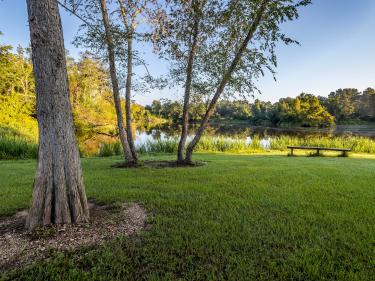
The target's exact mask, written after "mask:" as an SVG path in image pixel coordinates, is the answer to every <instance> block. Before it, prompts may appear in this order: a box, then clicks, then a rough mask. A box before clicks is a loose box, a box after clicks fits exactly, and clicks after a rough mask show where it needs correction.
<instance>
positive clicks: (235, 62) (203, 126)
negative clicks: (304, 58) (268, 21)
mask: <svg viewBox="0 0 375 281" xmlns="http://www.w3.org/2000/svg"><path fill="white" fill-rule="evenodd" d="M269 1H270V0H263V2H262V4H261V5H260V8H259V10H258V11H257V13H256V15H255V18H254V21H253V23H252V24H251V26H250V28H249V31H248V32H247V35H246V37H245V39H244V40H243V41H242V43H241V45H240V47H239V49H238V50H237V53H236V55H235V57H234V58H233V61H232V63H231V65H230V66H229V68H228V70H227V71H226V72H225V74H224V76H223V78H222V79H221V81H220V84H219V86H218V88H217V90H216V92H215V95H214V96H213V98H212V100H211V102H210V104H209V106H208V108H207V110H206V113H205V115H204V118H203V119H202V121H201V123H200V126H199V129H198V131H197V133H196V135H195V137H194V138H193V140H192V141H191V142H190V143H189V145H188V147H187V148H186V156H185V162H186V163H190V162H191V161H192V157H193V151H194V148H195V147H196V145H197V144H198V142H199V140H200V139H201V137H202V135H203V132H204V130H205V129H206V127H207V124H208V120H209V119H210V117H211V115H212V113H213V111H214V109H215V106H216V104H217V101H218V100H219V98H220V96H221V94H222V93H223V91H224V88H225V86H226V85H227V83H228V81H229V79H230V78H231V76H232V73H233V71H234V70H235V68H236V67H237V65H238V62H239V61H240V59H241V56H242V54H243V52H244V51H245V50H246V48H247V45H248V44H249V42H250V41H251V39H252V38H253V36H254V34H255V31H256V30H257V28H258V26H259V24H260V22H261V20H262V18H263V16H264V12H265V10H266V8H267V3H268V2H269Z"/></svg>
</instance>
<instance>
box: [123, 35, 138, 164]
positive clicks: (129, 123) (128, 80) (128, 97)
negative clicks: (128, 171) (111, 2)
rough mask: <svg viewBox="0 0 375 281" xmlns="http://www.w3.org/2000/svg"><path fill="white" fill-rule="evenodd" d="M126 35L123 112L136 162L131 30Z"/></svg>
mask: <svg viewBox="0 0 375 281" xmlns="http://www.w3.org/2000/svg"><path fill="white" fill-rule="evenodd" d="M130 33H131V34H129V35H128V40H127V43H128V50H127V60H128V61H127V74H126V86H125V112H126V130H127V132H128V142H129V146H130V150H131V152H132V155H133V158H134V161H137V160H138V159H137V152H136V151H135V146H134V141H133V131H132V129H133V128H132V114H131V113H132V111H131V87H132V74H133V73H132V72H133V36H132V34H133V30H131V32H130Z"/></svg>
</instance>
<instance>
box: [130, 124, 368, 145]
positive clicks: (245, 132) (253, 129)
mask: <svg viewBox="0 0 375 281" xmlns="http://www.w3.org/2000/svg"><path fill="white" fill-rule="evenodd" d="M195 129H196V127H194V126H191V127H190V128H189V138H190V139H191V138H192V137H193V136H194V132H195ZM179 134H180V129H179V128H178V127H174V126H162V127H158V128H152V129H149V130H138V131H137V132H136V138H135V144H136V146H138V145H141V144H144V143H146V142H147V141H150V140H166V139H170V138H177V137H178V136H179ZM205 135H206V136H223V137H236V138H243V139H244V140H246V142H247V143H251V139H252V138H253V137H254V136H257V137H259V138H260V143H261V145H262V147H264V148H265V149H267V148H269V146H270V142H271V140H272V138H273V137H275V136H282V135H287V136H295V137H301V138H305V137H309V136H324V137H332V136H364V137H369V138H373V139H375V124H374V125H338V126H335V127H331V128H304V127H294V128H274V127H261V126H250V125H244V124H241V125H239V124H211V125H210V126H209V127H208V128H207V130H206V133H205ZM188 141H189V140H188Z"/></svg>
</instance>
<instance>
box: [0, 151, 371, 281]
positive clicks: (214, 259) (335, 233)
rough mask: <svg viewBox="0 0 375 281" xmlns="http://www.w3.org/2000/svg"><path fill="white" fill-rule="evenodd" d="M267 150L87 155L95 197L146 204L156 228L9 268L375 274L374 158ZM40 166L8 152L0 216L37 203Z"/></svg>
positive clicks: (72, 272)
mask: <svg viewBox="0 0 375 281" xmlns="http://www.w3.org/2000/svg"><path fill="white" fill-rule="evenodd" d="M274 153H280V154H283V155H272V154H274ZM268 154H269V155H251V156H250V155H234V154H232V155H229V154H224V153H221V152H220V153H219V152H218V153H216V154H200V153H197V154H196V155H195V159H196V160H202V161H205V162H206V165H204V166H199V167H194V168H177V169H176V168H165V169H157V168H148V167H141V168H137V169H115V168H111V167H110V166H111V165H112V164H114V163H116V162H118V161H120V159H121V158H120V157H115V158H114V157H107V158H87V159H83V160H82V163H83V170H84V179H85V185H86V190H87V194H88V197H89V198H96V199H97V201H98V202H102V203H107V204H108V203H116V202H117V203H120V202H124V201H128V202H129V201H131V202H138V203H140V204H141V205H142V206H144V207H145V208H146V209H147V211H148V213H149V220H148V222H149V227H148V228H147V229H146V230H145V231H143V232H142V233H141V234H140V235H138V236H132V237H128V238H125V237H123V238H119V239H115V240H113V241H108V243H107V244H106V245H104V246H102V247H96V248H94V249H84V250H81V251H78V252H75V253H68V252H65V253H60V254H57V255H53V258H52V259H50V260H45V261H44V262H42V263H38V264H35V265H33V266H31V267H29V268H27V269H22V270H17V271H16V272H14V273H13V274H12V275H9V276H8V277H7V278H9V279H10V280H215V281H216V280H358V281H366V280H372V279H373V267H372V262H373V243H374V236H373V234H374V232H375V228H374V223H373V222H374V221H375V205H374V201H373V200H374V197H375V174H374V171H375V161H374V160H373V159H374V157H373V156H372V155H368V154H366V155H364V156H365V157H372V159H364V158H360V159H359V158H356V157H362V155H356V154H354V156H353V157H349V158H340V157H287V156H286V152H268ZM301 155H302V154H301ZM174 158H175V155H163V154H157V155H153V156H152V155H147V156H143V157H142V159H164V160H166V159H174ZM35 168H36V162H35V161H34V160H21V161H2V162H0V178H1V179H2V180H1V181H0V200H1V201H0V214H2V215H5V214H12V213H14V212H16V210H19V209H23V208H26V207H27V206H29V204H30V199H31V192H32V182H33V177H34V173H35ZM0 279H1V278H0Z"/></svg>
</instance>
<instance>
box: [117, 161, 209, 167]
mask: <svg viewBox="0 0 375 281" xmlns="http://www.w3.org/2000/svg"><path fill="white" fill-rule="evenodd" d="M204 165H206V162H203V161H193V162H190V163H180V162H177V161H176V160H146V161H142V162H139V163H137V164H136V165H129V164H128V163H125V162H120V163H116V164H114V165H112V167H113V168H138V167H150V168H182V167H199V166H204Z"/></svg>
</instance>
